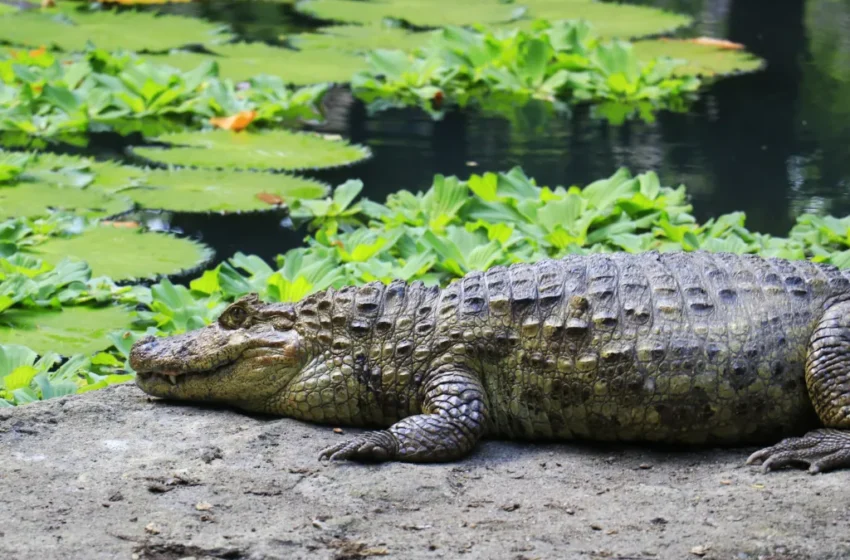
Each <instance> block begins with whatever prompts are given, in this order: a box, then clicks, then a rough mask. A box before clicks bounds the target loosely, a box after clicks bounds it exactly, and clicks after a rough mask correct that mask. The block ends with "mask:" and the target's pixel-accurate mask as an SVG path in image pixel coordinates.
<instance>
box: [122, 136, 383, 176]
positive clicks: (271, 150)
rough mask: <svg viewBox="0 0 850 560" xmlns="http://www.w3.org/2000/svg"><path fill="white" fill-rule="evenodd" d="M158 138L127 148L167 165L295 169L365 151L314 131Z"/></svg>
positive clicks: (350, 158)
mask: <svg viewBox="0 0 850 560" xmlns="http://www.w3.org/2000/svg"><path fill="white" fill-rule="evenodd" d="M158 140H161V141H164V142H169V143H171V144H172V147H170V148H167V149H166V148H153V147H136V148H133V152H134V153H135V154H137V155H139V156H142V157H144V158H148V159H150V160H152V161H156V162H161V163H165V164H169V165H182V166H190V167H210V168H229V169H280V170H290V171H291V170H298V169H310V168H314V169H315V168H326V167H337V166H342V165H348V164H351V163H354V162H357V161H360V160H363V159H366V158H368V157H370V155H371V153H370V151H369V149H368V148H366V147H364V146H360V145H357V144H353V145H352V144H349V143H348V142H346V141H344V140H333V139H328V138H325V137H322V136H321V135H318V134H309V133H302V132H289V131H285V130H271V131H264V132H258V133H251V134H248V133H234V132H229V131H226V130H216V131H212V132H178V133H175V134H167V135H165V136H161V137H160V138H158Z"/></svg>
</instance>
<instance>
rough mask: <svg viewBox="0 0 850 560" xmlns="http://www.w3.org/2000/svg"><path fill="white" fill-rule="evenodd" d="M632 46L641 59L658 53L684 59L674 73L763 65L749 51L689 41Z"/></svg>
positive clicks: (751, 68)
mask: <svg viewBox="0 0 850 560" xmlns="http://www.w3.org/2000/svg"><path fill="white" fill-rule="evenodd" d="M634 49H635V53H636V54H637V55H638V56H639V57H640V58H642V59H644V60H649V59H651V58H655V57H659V56H667V57H670V58H674V59H682V60H685V61H686V64H683V65H682V66H678V67H677V68H674V69H673V73H674V74H675V75H678V76H685V75H692V76H693V75H698V76H724V75H728V74H735V73H739V72H755V71H756V70H759V69H760V68H761V67H762V66H763V65H764V61H763V60H762V59H760V58H758V57H757V56H755V55H753V54H751V53H748V52H744V51H737V50H730V49H727V48H723V47H719V46H716V45H712V44H705V43H694V42H692V41H689V40H679V39H667V38H664V39H655V40H648V41H636V42H635V43H634Z"/></svg>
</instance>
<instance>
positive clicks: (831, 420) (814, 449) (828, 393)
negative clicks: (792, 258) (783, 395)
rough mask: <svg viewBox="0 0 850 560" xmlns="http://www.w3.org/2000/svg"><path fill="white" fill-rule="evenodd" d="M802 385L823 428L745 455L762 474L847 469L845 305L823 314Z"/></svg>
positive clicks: (848, 306) (848, 319) (849, 352)
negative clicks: (803, 467) (790, 469)
mask: <svg viewBox="0 0 850 560" xmlns="http://www.w3.org/2000/svg"><path fill="white" fill-rule="evenodd" d="M806 385H807V386H808V389H809V396H810V398H811V399H812V404H814V407H815V411H816V412H817V414H818V417H820V419H821V422H823V425H824V426H825V429H820V430H814V431H812V432H809V433H808V434H806V435H804V436H803V437H798V438H789V439H785V440H783V441H781V442H779V443H778V444H776V445H774V446H773V447H768V448H767V449H762V450H761V451H757V452H755V453H753V454H752V455H750V457H749V459H747V464H748V465H749V464H753V463H757V462H759V461H761V462H762V466H763V468H764V469H765V470H772V469H777V468H780V467H784V466H788V465H794V464H803V465H807V466H808V467H809V472H810V473H813V474H814V473H819V472H826V471H831V470H835V469H840V468H848V467H850V302H842V303H838V304H835V305H833V306H832V307H830V308H829V309H827V311H826V312H825V313H824V316H823V318H822V319H821V320H820V322H819V323H818V326H817V328H815V331H814V333H813V334H812V337H811V341H810V342H809V349H808V356H807V358H806Z"/></svg>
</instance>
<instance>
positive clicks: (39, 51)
mask: <svg viewBox="0 0 850 560" xmlns="http://www.w3.org/2000/svg"><path fill="white" fill-rule="evenodd" d="M46 52H47V47H45V46H44V45H42V46H40V47H38V48H37V49H35V50H34V51H30V56H31V57H33V58H35V57H37V56H41V55H43V54H44V53H46Z"/></svg>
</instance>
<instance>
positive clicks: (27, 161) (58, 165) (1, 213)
mask: <svg viewBox="0 0 850 560" xmlns="http://www.w3.org/2000/svg"><path fill="white" fill-rule="evenodd" d="M141 173H142V171H141V170H137V169H133V168H122V167H121V166H118V165H114V164H104V163H99V162H95V161H94V160H92V159H88V158H78V157H73V156H57V155H54V154H47V153H22V152H4V151H0V220H3V219H7V218H13V217H17V216H31V217H35V216H46V215H47V214H49V213H50V211H51V210H63V211H72V212H74V213H76V214H79V215H83V216H109V215H112V214H118V213H120V212H123V211H125V210H129V209H130V208H132V201H130V199H128V198H126V197H124V196H120V195H115V194H111V193H110V192H107V190H106V189H110V190H116V189H121V188H125V187H127V186H130V185H132V184H133V183H134V181H136V180H138V178H139V177H140V175H141Z"/></svg>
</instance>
